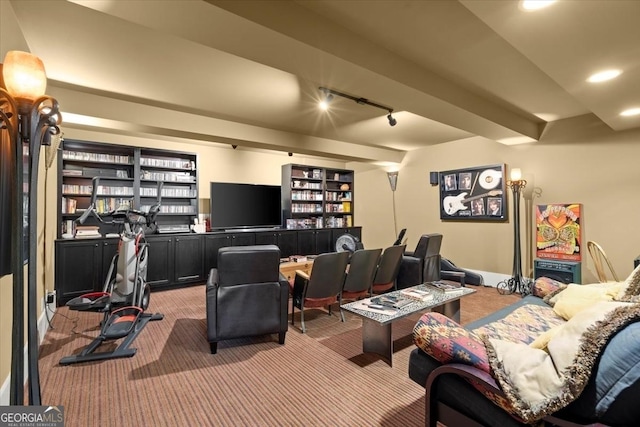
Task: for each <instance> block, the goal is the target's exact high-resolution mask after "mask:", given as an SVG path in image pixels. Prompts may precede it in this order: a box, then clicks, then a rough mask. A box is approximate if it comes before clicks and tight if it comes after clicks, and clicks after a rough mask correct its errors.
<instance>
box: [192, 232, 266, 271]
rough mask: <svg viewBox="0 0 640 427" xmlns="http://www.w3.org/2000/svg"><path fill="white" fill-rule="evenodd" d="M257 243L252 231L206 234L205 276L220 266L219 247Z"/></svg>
mask: <svg viewBox="0 0 640 427" xmlns="http://www.w3.org/2000/svg"><path fill="white" fill-rule="evenodd" d="M255 244H256V235H255V233H251V232H237V233H212V234H205V235H204V269H205V272H204V276H205V278H206V277H207V275H208V274H209V271H210V270H211V269H212V268H217V267H218V249H220V248H225V247H228V246H251V245H255Z"/></svg>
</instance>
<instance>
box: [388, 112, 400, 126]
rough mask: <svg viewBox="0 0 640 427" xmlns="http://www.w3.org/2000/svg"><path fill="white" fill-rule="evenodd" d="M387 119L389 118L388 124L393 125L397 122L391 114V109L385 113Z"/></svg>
mask: <svg viewBox="0 0 640 427" xmlns="http://www.w3.org/2000/svg"><path fill="white" fill-rule="evenodd" d="M387 120H389V126H395V125H396V124H398V121H397V120H396V119H394V118H393V116H392V115H391V111H389V114H388V115H387Z"/></svg>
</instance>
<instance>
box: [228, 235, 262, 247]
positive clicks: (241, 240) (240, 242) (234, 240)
mask: <svg viewBox="0 0 640 427" xmlns="http://www.w3.org/2000/svg"><path fill="white" fill-rule="evenodd" d="M255 244H256V234H255V233H235V234H232V235H231V245H232V246H251V245H255Z"/></svg>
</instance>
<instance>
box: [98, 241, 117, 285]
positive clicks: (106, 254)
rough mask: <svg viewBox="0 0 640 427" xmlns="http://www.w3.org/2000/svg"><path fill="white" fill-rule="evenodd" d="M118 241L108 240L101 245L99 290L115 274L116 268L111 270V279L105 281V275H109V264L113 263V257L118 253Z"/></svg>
mask: <svg viewBox="0 0 640 427" xmlns="http://www.w3.org/2000/svg"><path fill="white" fill-rule="evenodd" d="M118 242H119V240H118V239H108V240H105V241H103V242H102V243H101V245H102V269H101V270H100V275H99V276H98V279H99V286H100V290H102V289H104V284H105V281H106V280H109V281H111V279H112V278H113V277H115V274H116V267H114V268H113V271H112V272H111V277H109V278H108V279H107V273H109V267H110V266H111V262H112V261H113V256H114V255H115V254H116V253H117V252H118Z"/></svg>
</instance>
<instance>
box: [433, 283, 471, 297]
mask: <svg viewBox="0 0 640 427" xmlns="http://www.w3.org/2000/svg"><path fill="white" fill-rule="evenodd" d="M428 285H429V286H433V287H434V288H436V289H440V290H441V291H444V293H445V294H447V295H448V294H461V293H463V292H464V288H463V287H462V286H460V285H454V284H452V283H446V282H442V281H439V280H437V281H435V282H429V283H428Z"/></svg>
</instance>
